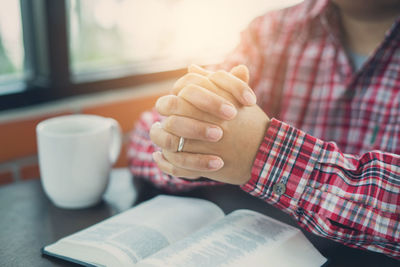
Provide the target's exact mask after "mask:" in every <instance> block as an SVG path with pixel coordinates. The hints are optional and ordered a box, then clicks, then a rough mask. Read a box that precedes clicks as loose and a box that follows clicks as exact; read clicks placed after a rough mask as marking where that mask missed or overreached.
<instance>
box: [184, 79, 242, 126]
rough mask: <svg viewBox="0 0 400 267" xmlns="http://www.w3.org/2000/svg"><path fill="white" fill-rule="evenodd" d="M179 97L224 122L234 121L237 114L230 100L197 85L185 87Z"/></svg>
mask: <svg viewBox="0 0 400 267" xmlns="http://www.w3.org/2000/svg"><path fill="white" fill-rule="evenodd" d="M178 96H180V97H182V98H183V99H185V100H186V101H187V102H189V103H191V104H192V105H193V106H195V107H196V108H198V109H199V110H202V111H204V112H207V113H209V114H212V115H215V116H218V117H219V118H221V119H224V120H230V119H233V118H234V117H235V116H236V114H237V110H236V108H235V106H234V105H232V104H231V103H230V102H229V101H228V100H226V99H225V98H223V97H221V96H219V95H217V94H215V93H213V92H211V91H209V90H207V89H204V88H203V87H200V86H198V85H195V84H189V85H187V86H185V87H184V88H183V89H182V90H181V91H180V93H179V94H178Z"/></svg>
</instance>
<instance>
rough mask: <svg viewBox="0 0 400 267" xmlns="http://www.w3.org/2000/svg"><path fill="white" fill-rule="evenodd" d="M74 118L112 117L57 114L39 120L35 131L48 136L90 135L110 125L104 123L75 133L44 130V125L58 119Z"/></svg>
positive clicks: (47, 125) (97, 118)
mask: <svg viewBox="0 0 400 267" xmlns="http://www.w3.org/2000/svg"><path fill="white" fill-rule="evenodd" d="M74 118H84V119H85V118H86V119H96V120H98V121H100V120H103V121H104V120H111V119H112V118H106V117H102V116H98V115H92V114H71V115H63V116H57V117H52V118H48V119H45V120H43V121H41V122H39V123H38V124H37V125H36V133H37V135H39V134H41V135H46V136H50V137H69V136H85V135H92V134H95V133H98V132H101V131H103V130H105V129H106V128H107V127H109V126H110V124H104V125H100V126H98V127H95V128H93V129H90V130H88V131H83V132H75V133H71V132H67V133H65V132H54V131H49V130H46V127H49V126H50V125H52V124H54V123H56V122H57V123H59V122H60V121H63V120H69V119H74Z"/></svg>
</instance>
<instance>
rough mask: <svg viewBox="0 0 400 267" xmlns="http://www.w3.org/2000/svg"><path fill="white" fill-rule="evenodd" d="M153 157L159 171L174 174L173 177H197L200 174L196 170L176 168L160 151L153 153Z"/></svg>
mask: <svg viewBox="0 0 400 267" xmlns="http://www.w3.org/2000/svg"><path fill="white" fill-rule="evenodd" d="M152 156H153V159H154V161H155V162H156V163H157V165H158V167H159V168H160V170H161V171H163V172H165V173H167V174H169V175H172V176H175V177H185V178H198V177H199V176H200V175H199V174H198V173H196V172H193V171H189V170H185V169H182V168H178V167H176V166H174V165H172V164H171V163H169V162H168V161H167V160H166V159H165V158H164V157H163V155H162V153H161V152H160V151H157V152H154V153H153V155H152Z"/></svg>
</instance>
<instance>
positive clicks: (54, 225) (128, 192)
mask: <svg viewBox="0 0 400 267" xmlns="http://www.w3.org/2000/svg"><path fill="white" fill-rule="evenodd" d="M125 176H126V175H125ZM112 181H113V183H112V184H113V186H111V187H110V188H109V189H110V190H108V192H107V194H106V196H105V197H104V200H103V201H102V202H101V203H99V204H98V205H97V206H95V207H92V208H88V209H82V210H66V209H60V208H57V207H55V206H54V205H53V204H52V203H51V202H50V201H49V200H48V198H47V197H46V196H45V194H44V192H43V190H42V187H41V184H40V182H39V181H28V182H20V183H16V184H12V185H7V186H3V187H0V266H77V265H75V264H72V263H68V262H64V261H62V260H57V259H54V258H51V257H47V256H42V255H41V252H40V249H41V248H42V247H43V246H45V245H48V244H50V243H53V242H55V241H56V240H58V239H60V238H62V237H64V236H66V235H69V234H72V233H74V232H76V231H78V230H80V229H83V228H86V227H88V226H90V225H92V224H94V223H97V222H99V221H102V220H104V219H106V218H108V217H110V216H112V215H114V214H117V213H119V212H121V211H123V210H126V209H127V208H129V207H131V206H132V205H136V204H137V203H139V202H141V201H143V200H146V199H149V198H151V197H153V196H155V195H157V194H160V193H162V192H161V191H159V190H156V189H155V188H153V187H151V186H150V185H148V184H143V183H138V182H137V181H136V182H135V183H132V180H131V179H130V178H129V177H125V178H124V179H122V178H120V177H113V179H112ZM133 184H135V185H133ZM111 189H112V190H111ZM182 195H185V196H192V197H199V198H204V199H208V200H210V201H213V202H214V203H216V204H217V205H218V206H220V207H221V208H222V209H223V210H224V211H225V212H226V213H229V212H230V211H233V210H236V209H240V208H247V209H252V210H256V211H259V212H261V213H264V214H267V215H268V216H270V217H273V218H276V219H278V220H281V221H283V222H285V223H288V224H291V225H293V226H296V222H295V221H294V220H292V219H291V217H289V216H288V215H286V214H284V213H283V212H281V211H280V210H277V209H275V208H273V207H271V206H269V205H267V204H265V203H263V202H262V201H261V200H259V199H256V198H254V197H251V196H250V195H248V194H246V193H245V192H243V191H241V190H240V189H239V188H237V187H235V186H219V187H208V188H198V189H196V190H193V191H191V192H188V193H185V194H182ZM303 232H304V231H303ZM305 234H306V236H307V238H308V239H309V240H310V241H311V242H312V243H313V244H314V246H315V247H316V248H317V249H318V250H319V251H320V252H321V253H322V254H323V255H324V256H325V257H327V258H329V259H330V264H329V265H328V266H352V267H353V266H382V267H383V266H385V267H390V266H396V267H398V266H400V262H399V261H396V260H394V259H391V258H389V257H386V256H384V255H382V254H378V253H373V252H369V251H362V250H357V249H352V248H348V247H345V246H343V245H341V244H339V243H336V242H333V241H330V240H326V239H323V238H320V237H317V236H314V235H312V234H309V233H305Z"/></svg>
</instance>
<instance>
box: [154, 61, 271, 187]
mask: <svg viewBox="0 0 400 267" xmlns="http://www.w3.org/2000/svg"><path fill="white" fill-rule="evenodd" d="M248 80H249V74H248V70H247V68H246V67H245V66H243V65H240V66H237V67H235V68H233V69H232V70H231V71H230V72H226V71H217V72H210V71H206V70H204V69H202V68H200V67H198V66H195V65H192V66H190V67H189V72H188V73H187V74H186V75H184V76H183V77H182V78H180V79H179V80H178V81H177V82H176V83H175V85H174V87H173V90H172V94H171V95H167V96H163V97H160V98H159V99H158V100H157V103H156V109H157V111H158V112H159V113H160V114H161V115H163V116H166V118H165V119H164V120H163V121H162V122H161V123H160V122H156V123H155V124H153V125H152V127H151V130H150V138H151V140H152V141H153V142H154V143H155V144H156V145H157V146H159V147H160V148H161V151H158V152H155V153H153V158H154V160H155V162H156V163H157V165H158V166H159V168H160V169H161V170H162V171H163V172H165V173H168V174H170V175H173V176H177V177H184V178H189V179H195V178H199V177H207V178H209V179H212V180H215V181H220V182H224V183H230V184H237V185H241V184H244V183H246V182H247V181H248V180H249V179H250V177H251V168H252V165H253V162H254V159H255V156H256V154H257V151H258V148H259V146H260V144H261V142H262V140H263V138H264V135H265V131H266V129H267V127H268V124H269V118H268V116H267V115H266V114H265V113H264V111H262V110H261V109H260V108H259V107H258V106H257V105H256V104H255V103H256V97H255V94H254V93H253V90H252V89H251V88H250V87H249V86H248ZM181 136H182V137H184V138H185V143H184V147H183V151H182V152H177V147H178V142H179V137H181Z"/></svg>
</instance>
